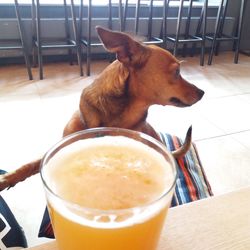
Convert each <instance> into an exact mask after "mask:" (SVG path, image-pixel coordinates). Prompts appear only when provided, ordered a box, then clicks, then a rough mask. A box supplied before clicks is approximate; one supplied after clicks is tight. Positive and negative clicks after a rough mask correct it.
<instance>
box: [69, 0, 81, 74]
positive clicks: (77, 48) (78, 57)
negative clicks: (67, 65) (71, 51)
mask: <svg viewBox="0 0 250 250" xmlns="http://www.w3.org/2000/svg"><path fill="white" fill-rule="evenodd" d="M71 16H72V21H73V33H74V39H75V42H76V53H77V61H78V65H79V68H80V76H83V70H82V55H81V45H80V41H79V39H78V35H77V28H76V25H77V24H76V15H75V10H74V1H73V0H71Z"/></svg>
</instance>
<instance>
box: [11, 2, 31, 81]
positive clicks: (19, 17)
mask: <svg viewBox="0 0 250 250" xmlns="http://www.w3.org/2000/svg"><path fill="white" fill-rule="evenodd" d="M15 12H16V16H17V22H18V29H19V33H20V38H21V43H22V48H23V55H24V60H25V65H26V68H27V72H28V76H29V79H30V80H33V76H32V72H31V64H30V59H29V53H28V49H27V43H26V39H25V35H24V28H23V23H22V20H21V16H20V11H19V5H18V2H17V0H15Z"/></svg>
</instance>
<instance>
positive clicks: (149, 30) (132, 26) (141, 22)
mask: <svg viewBox="0 0 250 250" xmlns="http://www.w3.org/2000/svg"><path fill="white" fill-rule="evenodd" d="M166 1H167V0H162V1H159V0H157V1H154V0H147V1H143V4H142V1H140V0H136V1H134V0H133V1H132V0H131V1H129V0H125V1H124V6H123V22H122V31H126V32H127V31H128V32H133V33H134V34H135V35H140V36H145V37H147V39H148V40H149V39H151V38H152V37H153V36H154V35H155V36H157V37H160V35H161V34H162V24H163V19H164V18H163V17H164V13H165V8H164V6H165V2H166ZM155 3H157V4H158V5H157V6H158V7H159V8H157V10H158V11H155V13H156V15H155V16H154V15H153V14H154V10H156V8H155V7H156V6H155ZM161 4H162V6H161ZM159 11H160V12H159ZM159 13H160V14H159ZM153 22H154V23H153ZM153 24H154V25H153Z"/></svg>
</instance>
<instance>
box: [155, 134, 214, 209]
mask: <svg viewBox="0 0 250 250" xmlns="http://www.w3.org/2000/svg"><path fill="white" fill-rule="evenodd" d="M159 134H160V137H161V139H162V142H163V143H164V144H165V145H166V146H167V148H168V149H169V150H170V151H174V150H176V149H178V148H179V147H180V146H181V145H182V144H183V141H182V140H181V139H180V138H178V137H177V136H172V135H169V134H166V133H159ZM175 163H176V167H177V175H178V176H177V181H176V188H175V193H174V198H173V200H172V206H177V205H181V204H185V203H188V202H192V201H196V200H199V199H203V198H206V197H209V196H211V195H213V193H212V190H211V187H210V184H209V182H208V180H207V178H206V175H205V172H204V170H203V168H202V165H201V162H200V159H199V156H198V153H197V149H196V147H195V144H194V143H193V144H192V146H191V148H190V150H189V151H188V152H187V154H186V155H185V157H183V158H180V159H178V160H176V161H175Z"/></svg>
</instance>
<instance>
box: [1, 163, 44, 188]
mask: <svg viewBox="0 0 250 250" xmlns="http://www.w3.org/2000/svg"><path fill="white" fill-rule="evenodd" d="M40 163H41V159H39V160H36V161H32V162H30V163H27V164H25V165H23V166H22V167H20V168H18V169H17V170H15V171H13V172H9V173H6V174H3V175H0V191H2V190H4V189H6V188H10V187H13V186H15V185H16V184H17V183H18V182H21V181H24V180H25V179H26V178H28V177H30V176H32V175H34V174H37V173H38V172H39V170H40Z"/></svg>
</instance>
